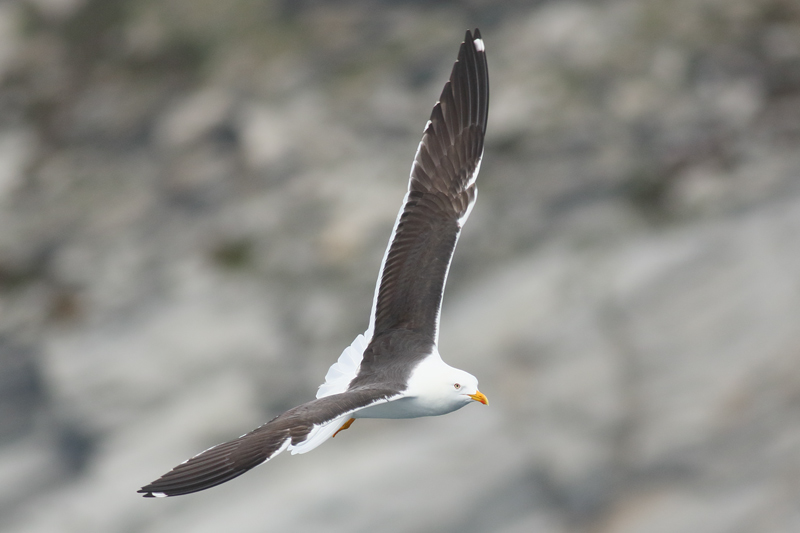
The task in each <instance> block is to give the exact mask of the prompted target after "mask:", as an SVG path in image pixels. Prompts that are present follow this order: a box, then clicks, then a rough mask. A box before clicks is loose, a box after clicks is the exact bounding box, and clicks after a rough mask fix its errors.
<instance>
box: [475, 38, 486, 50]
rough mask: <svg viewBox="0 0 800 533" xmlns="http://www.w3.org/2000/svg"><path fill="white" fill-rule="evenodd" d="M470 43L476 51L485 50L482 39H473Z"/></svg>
mask: <svg viewBox="0 0 800 533" xmlns="http://www.w3.org/2000/svg"><path fill="white" fill-rule="evenodd" d="M472 44H474V45H475V50H476V51H477V52H485V51H486V47H485V46H484V45H483V39H475V40H474V41H472Z"/></svg>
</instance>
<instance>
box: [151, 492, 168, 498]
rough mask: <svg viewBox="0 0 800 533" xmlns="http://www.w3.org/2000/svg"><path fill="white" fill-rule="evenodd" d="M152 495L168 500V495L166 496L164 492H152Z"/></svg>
mask: <svg viewBox="0 0 800 533" xmlns="http://www.w3.org/2000/svg"><path fill="white" fill-rule="evenodd" d="M150 494H152V495H153V496H155V497H156V498H166V497H167V495H166V494H164V493H163V492H151V493H150Z"/></svg>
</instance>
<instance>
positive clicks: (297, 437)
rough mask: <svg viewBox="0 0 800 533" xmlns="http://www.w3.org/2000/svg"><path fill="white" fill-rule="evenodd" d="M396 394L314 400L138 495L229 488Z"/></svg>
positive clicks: (371, 391)
mask: <svg viewBox="0 0 800 533" xmlns="http://www.w3.org/2000/svg"><path fill="white" fill-rule="evenodd" d="M396 395H397V391H396V390H392V389H387V388H380V387H371V388H363V389H359V390H354V391H348V392H344V393H341V394H334V395H331V396H326V397H325V398H319V399H317V400H312V401H310V402H308V403H304V404H302V405H299V406H297V407H295V408H293V409H290V410H288V411H286V412H285V413H283V414H282V415H280V416H278V417H276V418H274V419H272V420H271V421H269V422H267V423H266V424H264V425H263V426H261V427H259V428H257V429H254V430H253V431H251V432H250V433H246V434H244V435H242V436H241V437H239V438H238V439H235V440H232V441H230V442H225V443H223V444H218V445H217V446H214V447H213V448H209V449H208V450H206V451H204V452H202V453H200V454H198V455H195V456H194V457H192V458H191V459H189V460H188V461H185V462H183V463H181V464H179V465H178V466H176V467H175V468H173V469H172V470H170V471H169V472H167V473H166V474H164V475H163V476H161V477H160V478H158V479H157V480H156V481H153V482H152V483H150V484H149V485H146V486H144V487H142V488H141V489H139V490H138V491H137V492H140V493H142V494H143V495H144V497H145V498H153V497H162V496H178V495H181V494H189V493H192V492H197V491H201V490H205V489H208V488H211V487H214V486H216V485H219V484H221V483H225V482H226V481H229V480H231V479H233V478H235V477H238V476H240V475H242V474H244V473H245V472H247V471H248V470H250V469H252V468H255V467H256V466H258V465H260V464H261V463H264V462H266V461H269V460H270V459H272V458H273V457H275V456H276V455H278V454H279V453H280V452H282V451H283V450H285V449H286V448H288V447H290V446H298V445H300V444H302V443H303V442H304V441H305V440H306V438H308V436H309V434H310V433H311V432H312V430H313V429H314V428H315V427H319V426H322V425H324V424H325V423H326V422H330V421H331V420H334V419H336V418H338V417H340V416H342V415H347V414H349V413H352V412H354V411H358V410H359V409H362V408H364V407H367V406H370V405H374V404H376V403H383V402H385V401H389V400H390V399H392V398H393V397H394V396H396Z"/></svg>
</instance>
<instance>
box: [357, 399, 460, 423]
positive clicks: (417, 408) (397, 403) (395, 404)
mask: <svg viewBox="0 0 800 533" xmlns="http://www.w3.org/2000/svg"><path fill="white" fill-rule="evenodd" d="M459 407H461V405H458V406H452V405H444V404H442V403H440V402H431V401H423V400H422V399H421V398H419V397H410V398H400V399H398V400H394V401H392V402H387V403H382V404H378V405H372V406H370V407H366V408H364V409H361V410H360V411H356V412H355V413H353V415H352V416H353V418H418V417H420V416H438V415H444V414H447V413H450V412H452V411H455V410H456V409H458V408H459Z"/></svg>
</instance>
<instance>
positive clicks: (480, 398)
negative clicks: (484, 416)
mask: <svg viewBox="0 0 800 533" xmlns="http://www.w3.org/2000/svg"><path fill="white" fill-rule="evenodd" d="M469 397H470V398H472V399H473V400H475V401H476V402H481V403H482V404H483V405H489V398H487V397H486V396H484V394H483V393H482V392H481V391H477V392H476V393H475V394H470V395H469Z"/></svg>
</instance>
